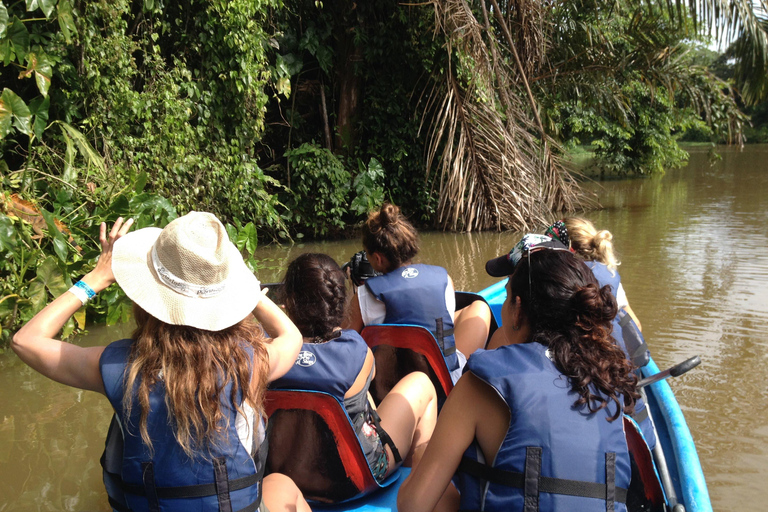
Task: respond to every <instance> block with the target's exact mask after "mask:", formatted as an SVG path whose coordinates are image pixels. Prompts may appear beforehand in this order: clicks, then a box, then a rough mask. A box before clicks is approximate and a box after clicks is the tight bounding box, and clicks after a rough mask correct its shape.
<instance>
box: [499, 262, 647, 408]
mask: <svg viewBox="0 0 768 512" xmlns="http://www.w3.org/2000/svg"><path fill="white" fill-rule="evenodd" d="M510 288H511V291H512V297H520V303H521V308H522V310H523V313H524V314H525V317H526V318H527V320H528V324H529V326H530V329H531V341H533V342H537V343H541V344H542V345H545V346H547V347H549V351H550V354H551V356H552V360H553V361H554V363H555V365H556V366H557V368H558V369H559V370H560V372H562V374H563V375H565V376H567V377H568V378H569V380H570V385H571V389H572V390H573V391H575V392H576V393H578V394H579V395H580V397H579V399H578V400H577V401H576V402H574V406H576V407H581V406H584V405H586V406H587V407H588V408H589V410H590V412H597V411H599V410H600V409H603V408H605V407H607V406H608V403H609V402H611V401H612V402H614V403H616V405H617V406H618V407H617V408H616V413H615V414H614V415H613V416H612V417H610V418H609V420H610V421H613V420H615V419H617V418H618V417H619V416H620V413H621V412H622V410H623V411H624V412H626V413H631V412H633V411H634V406H635V400H636V399H637V398H638V397H639V396H640V395H639V394H638V393H637V390H636V384H637V376H636V375H635V374H634V373H633V371H632V370H633V368H632V366H631V365H630V363H629V361H627V358H626V357H625V355H624V352H623V351H622V350H621V348H619V346H618V345H617V344H616V341H615V340H614V339H613V338H612V337H611V322H612V320H613V318H614V317H615V316H616V313H617V306H616V299H615V298H614V297H613V295H612V294H611V291H610V287H609V286H604V287H603V288H600V287H599V285H598V283H597V280H596V279H595V276H594V275H593V274H592V272H591V271H590V270H589V268H588V267H587V266H586V265H585V264H584V262H582V261H581V260H579V259H578V258H577V257H576V256H574V255H573V254H571V253H570V252H566V251H553V250H546V249H542V250H539V251H533V252H531V254H530V255H529V256H528V257H527V258H523V259H522V260H520V263H519V264H518V266H517V269H516V270H515V273H514V274H513V275H512V277H511V283H510ZM596 390H599V391H600V392H602V394H600V393H597V392H596ZM622 395H623V397H624V398H623V400H620V397H621V396H622ZM606 397H607V399H606ZM622 402H623V404H622Z"/></svg>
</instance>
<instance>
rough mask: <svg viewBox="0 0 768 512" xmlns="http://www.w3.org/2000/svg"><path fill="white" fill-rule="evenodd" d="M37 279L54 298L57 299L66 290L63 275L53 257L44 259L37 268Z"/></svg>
mask: <svg viewBox="0 0 768 512" xmlns="http://www.w3.org/2000/svg"><path fill="white" fill-rule="evenodd" d="M37 279H38V280H39V281H40V282H41V283H42V284H43V285H44V286H45V288H46V289H47V290H48V291H49V292H51V295H53V296H54V297H58V296H59V295H61V294H62V293H64V292H65V291H67V289H68V286H67V281H66V279H65V277H64V273H63V272H62V271H61V268H59V264H58V263H57V262H56V258H54V257H53V256H48V257H47V258H45V259H44V260H43V262H42V263H41V264H40V266H38V267H37Z"/></svg>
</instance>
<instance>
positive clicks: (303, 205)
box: [0, 0, 765, 343]
mask: <svg viewBox="0 0 768 512" xmlns="http://www.w3.org/2000/svg"><path fill="white" fill-rule="evenodd" d="M472 5H473V7H472V8H474V9H479V7H477V6H476V5H475V4H472ZM514 5H517V4H515V3H514V2H502V7H503V9H512V6H514ZM520 5H521V6H523V7H526V8H532V9H545V8H546V9H548V11H547V12H546V13H544V14H545V15H546V19H547V20H548V21H547V24H546V27H547V30H549V32H547V33H542V34H537V37H538V36H541V38H542V39H541V42H542V45H541V48H545V49H546V50H545V51H546V52H549V53H547V55H546V59H544V60H541V61H540V62H546V63H547V66H546V67H547V69H544V68H542V69H537V68H536V64H535V63H533V64H531V63H530V62H527V63H526V65H527V66H528V68H527V69H529V71H530V73H531V77H530V79H531V84H532V89H533V92H534V95H535V96H536V101H537V102H538V104H539V105H541V111H542V118H543V120H544V121H545V125H546V129H547V131H548V132H549V133H550V134H553V135H554V136H556V137H557V138H558V139H559V140H560V141H563V142H566V143H568V142H569V141H573V142H574V143H591V144H592V145H593V149H594V150H595V152H596V153H597V155H598V158H599V162H600V165H602V166H603V168H605V169H607V170H608V171H610V172H620V173H637V174H645V173H650V172H659V171H661V170H663V169H664V168H667V167H670V166H675V165H679V164H680V163H682V162H683V161H684V159H685V154H684V153H683V152H682V151H680V149H679V148H678V146H677V142H676V138H677V137H678V136H679V135H680V134H681V133H683V132H685V131H686V130H689V131H692V130H696V131H697V133H699V136H702V137H709V138H710V139H711V140H721V139H722V138H723V137H724V134H728V133H732V131H733V130H732V120H733V118H734V115H735V114H734V112H737V107H736V104H735V103H734V102H733V98H732V96H730V95H729V90H728V88H727V84H725V82H723V81H721V80H720V79H718V78H717V77H716V76H715V74H713V73H712V72H709V71H707V68H706V65H707V64H701V63H700V62H695V61H694V60H691V57H690V55H695V54H696V52H690V51H688V49H689V48H690V45H691V43H690V41H692V40H694V39H695V32H694V31H693V30H692V28H691V27H692V25H691V24H688V23H676V24H673V23H668V21H669V20H667V19H666V18H665V16H666V15H664V14H663V13H661V14H659V13H657V14H656V15H655V16H656V17H654V16H650V15H649V16H646V15H645V14H643V13H644V12H645V11H641V10H637V9H635V8H634V7H632V6H634V3H632V2H630V1H629V0H626V1H622V2H617V3H616V5H615V10H614V8H611V9H608V10H606V9H603V8H602V7H601V5H602V4H600V3H599V2H598V3H596V4H595V3H592V2H554V3H545V4H520ZM644 5H645V4H644ZM474 14H475V15H476V16H477V17H478V18H481V17H482V13H481V12H476V13H474ZM507 14H509V13H507ZM659 16H660V17H659ZM523 21H524V20H523ZM494 23H496V22H495V21H494ZM511 25H512V26H513V27H514V26H515V24H514V23H512V24H511ZM497 28H498V27H497V26H495V25H494V26H493V27H492V29H493V30H491V31H489V33H492V32H494V31H495V30H496V29H497ZM439 34H440V32H439V30H436V19H435V9H434V6H431V5H429V4H403V3H400V2H396V1H394V0H382V1H378V2H353V1H351V0H339V1H337V2H322V1H319V0H179V1H177V2H167V1H165V0H94V1H85V0H24V1H16V2H14V3H9V2H6V1H5V0H0V58H2V63H0V326H1V327H2V334H1V335H0V343H3V342H5V341H7V340H8V338H9V336H10V333H11V332H12V331H13V330H14V329H15V328H17V327H18V325H20V323H21V322H24V321H26V320H27V319H29V318H31V316H32V315H33V314H34V313H36V312H37V311H39V310H40V308H41V307H42V306H43V305H44V304H45V303H46V302H47V301H49V300H50V299H51V298H52V297H54V296H56V295H58V294H60V293H62V291H63V290H65V289H66V288H67V287H68V286H70V285H71V283H72V282H73V281H74V280H76V279H77V278H78V277H79V276H81V275H82V274H84V273H85V272H86V271H87V270H88V269H89V268H91V267H92V265H93V264H94V262H95V258H96V256H97V254H98V253H97V249H96V248H97V238H98V226H99V225H100V223H101V222H108V223H111V222H112V221H114V220H115V219H116V218H117V216H119V215H122V216H132V217H135V218H136V219H137V225H138V227H143V226H149V225H155V226H160V227H162V226H164V225H165V224H166V223H167V222H169V221H170V220H172V219H173V218H175V217H176V216H177V215H179V214H183V213H186V212H187V211H190V210H193V209H194V210H205V211H211V212H214V213H216V214H217V215H218V216H220V217H221V218H222V220H223V221H224V222H225V224H226V225H227V229H228V232H229V235H230V238H231V239H232V240H233V241H234V242H235V243H236V245H237V246H238V248H239V249H240V250H241V251H242V252H243V254H244V255H245V256H246V258H247V261H248V264H249V265H250V266H251V268H253V269H255V268H256V267H257V265H258V263H257V262H256V261H255V260H253V257H252V255H253V251H254V250H255V248H256V246H257V243H258V242H259V241H260V240H278V239H285V240H290V239H293V238H302V237H305V236H306V237H335V236H343V235H348V234H349V233H350V228H351V227H354V226H357V225H359V223H360V222H361V221H362V220H363V219H364V218H365V217H366V214H367V212H368V211H370V210H371V209H374V208H376V207H377V206H378V205H380V204H381V203H382V202H383V201H384V200H385V199H386V200H390V201H393V202H395V203H397V204H398V205H400V206H401V207H402V208H403V209H404V211H405V212H406V213H408V214H409V215H410V218H411V219H412V220H413V221H414V222H415V223H417V224H419V225H422V226H432V225H434V224H435V221H436V219H435V217H436V212H437V205H438V198H437V197H436V194H435V192H434V191H435V189H436V188H437V186H438V185H439V183H436V179H438V178H436V173H435V172H431V173H430V172H428V170H426V169H425V163H424V161H425V153H426V149H425V148H426V147H427V146H428V145H427V137H428V134H427V133H426V132H427V131H428V127H429V126H430V122H431V120H432V118H431V117H430V116H434V115H435V114H434V112H430V111H429V108H427V107H426V105H436V104H439V103H440V102H439V101H437V100H439V99H440V98H435V97H434V95H435V94H436V92H435V91H438V90H441V89H439V87H436V84H439V83H442V82H443V80H442V79H441V77H444V76H446V75H447V74H448V73H456V74H457V75H458V76H459V77H460V78H461V80H459V81H458V82H457V83H459V84H461V83H465V82H466V83H469V82H470V81H471V80H470V78H471V77H472V73H473V62H472V60H471V57H470V56H468V55H465V54H463V53H461V52H460V51H459V50H457V49H455V48H453V47H452V46H451V45H448V44H446V41H445V40H444V39H441V36H440V35H439ZM518 36H519V37H520V38H521V41H522V40H523V39H524V36H523V35H518ZM544 43H546V44H544ZM520 45H521V48H522V47H523V46H524V45H523V43H520ZM532 53H535V52H532ZM494 58H500V59H505V60H506V61H508V62H509V63H511V62H512V61H511V59H512V57H511V55H509V54H508V53H505V52H504V51H502V50H499V52H498V54H496V55H495V56H494ZM531 62H532V61H531ZM509 67H510V68H512V67H514V66H512V65H511V64H510V65H509ZM548 69H549V70H550V71H551V70H554V71H555V72H553V73H549V71H548ZM720 78H722V77H720ZM485 92H487V94H483V95H482V96H483V97H484V98H487V101H488V102H490V103H489V104H491V105H495V103H494V102H495V101H497V100H498V97H497V96H495V91H485ZM494 108H498V109H499V112H500V113H501V114H500V115H501V116H502V117H503V116H505V115H507V114H508V112H504V111H502V107H501V106H498V105H496V106H495V107H494ZM755 109H756V110H755V112H756V114H759V112H762V111H761V110H760V107H759V106H758V107H755ZM763 110H765V109H763ZM702 134H703V135H702ZM20 205H21V206H24V208H21V209H20ZM128 314H129V305H128V301H127V300H126V298H125V297H124V296H123V295H122V294H121V293H120V292H119V291H118V290H117V289H114V290H113V289H110V290H108V291H106V292H105V293H102V294H100V296H99V297H98V299H97V300H95V301H93V302H92V303H89V305H88V306H87V308H85V309H83V310H82V311H81V312H79V313H78V315H77V316H76V317H75V321H74V322H73V323H70V324H69V325H68V326H67V327H66V329H65V332H64V334H65V335H68V334H70V333H72V332H75V330H76V329H78V328H83V327H84V326H85V322H86V317H87V319H88V321H91V320H94V321H107V322H115V321H120V320H123V319H125V318H126V317H127V315H128Z"/></svg>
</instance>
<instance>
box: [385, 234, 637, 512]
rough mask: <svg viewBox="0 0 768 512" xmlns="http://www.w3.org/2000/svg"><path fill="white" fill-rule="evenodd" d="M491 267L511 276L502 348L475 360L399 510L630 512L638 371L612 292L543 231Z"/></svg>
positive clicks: (450, 401)
mask: <svg viewBox="0 0 768 512" xmlns="http://www.w3.org/2000/svg"><path fill="white" fill-rule="evenodd" d="M486 270H487V272H488V273H489V274H490V275H492V276H495V277H501V276H504V275H510V274H511V277H510V278H509V281H508V283H507V298H506V301H505V302H504V305H503V306H502V319H503V322H502V323H503V325H502V327H501V329H503V330H504V332H505V336H504V337H503V340H504V344H503V345H502V346H500V347H499V348H497V349H495V350H488V351H478V352H476V353H475V354H474V355H473V356H472V358H471V359H470V360H469V361H468V362H467V371H466V372H465V373H464V375H463V376H462V377H461V379H460V380H459V382H458V383H457V384H456V387H455V388H454V389H453V391H452V392H451V394H450V395H449V396H448V399H447V400H446V402H445V405H444V406H443V409H442V411H441V414H440V418H439V421H438V424H437V426H436V427H435V432H434V434H433V436H432V439H431V440H430V444H429V446H428V447H427V450H426V452H425V453H424V456H423V458H422V459H421V461H420V462H419V464H418V466H417V467H416V469H415V470H414V471H413V472H412V473H411V475H410V477H409V478H408V479H407V480H406V481H405V482H404V483H403V486H402V487H401V489H400V493H399V496H398V510H400V511H402V512H411V511H427V510H434V509H439V510H458V509H459V508H461V509H462V510H486V511H491V512H492V511H496V510H540V511H553V510H580V511H596V512H597V511H605V510H619V511H625V510H626V505H625V501H626V493H627V488H628V487H629V481H630V459H629V454H628V451H627V444H626V441H625V438H624V430H623V423H622V418H621V414H622V412H628V411H631V410H632V408H633V406H634V402H635V398H636V397H637V393H636V392H635V384H636V376H635V375H634V373H632V369H631V367H630V365H629V363H628V362H627V360H626V359H625V357H624V354H623V353H622V351H621V350H620V349H619V347H618V346H617V345H616V344H615V342H614V340H613V339H612V338H611V337H610V332H611V325H610V324H611V320H612V318H613V317H614V316H615V314H616V301H615V299H614V298H613V296H612V295H611V292H610V290H609V288H608V287H602V288H601V287H599V286H598V283H597V281H596V280H595V278H594V276H593V275H592V273H591V272H590V270H589V269H588V268H587V267H586V265H584V263H583V262H582V261H581V260H579V259H578V258H576V257H575V256H574V255H573V254H571V253H570V252H569V251H568V250H567V249H566V247H565V246H563V245H562V244H560V243H559V242H557V241H555V240H552V239H551V238H550V237H547V236H543V235H527V236H526V237H524V238H523V239H522V240H521V241H520V242H519V243H518V244H517V245H516V246H515V247H514V248H513V250H512V251H510V253H509V254H508V255H503V256H500V257H499V258H495V259H493V260H490V261H489V262H488V263H487V264H486ZM454 473H458V480H457V481H458V484H457V487H458V491H460V495H459V493H458V492H457V489H456V487H454V486H453V484H452V483H451V479H452V478H453V477H454Z"/></svg>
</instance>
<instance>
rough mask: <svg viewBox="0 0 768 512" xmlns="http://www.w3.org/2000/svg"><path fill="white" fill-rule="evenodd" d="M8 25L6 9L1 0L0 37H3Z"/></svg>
mask: <svg viewBox="0 0 768 512" xmlns="http://www.w3.org/2000/svg"><path fill="white" fill-rule="evenodd" d="M7 26H8V9H6V8H5V5H3V2H0V38H2V37H5V30H6V28H7Z"/></svg>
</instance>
